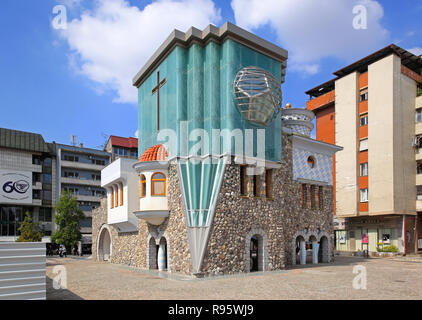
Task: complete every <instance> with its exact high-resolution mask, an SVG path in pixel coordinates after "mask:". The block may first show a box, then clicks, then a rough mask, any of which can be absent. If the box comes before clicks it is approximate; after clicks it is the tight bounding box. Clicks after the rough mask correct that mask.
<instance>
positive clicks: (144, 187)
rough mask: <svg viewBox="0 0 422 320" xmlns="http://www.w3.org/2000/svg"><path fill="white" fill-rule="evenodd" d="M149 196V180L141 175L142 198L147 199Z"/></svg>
mask: <svg viewBox="0 0 422 320" xmlns="http://www.w3.org/2000/svg"><path fill="white" fill-rule="evenodd" d="M146 195H147V179H146V178H145V176H144V175H143V174H142V175H141V198H143V197H146Z"/></svg>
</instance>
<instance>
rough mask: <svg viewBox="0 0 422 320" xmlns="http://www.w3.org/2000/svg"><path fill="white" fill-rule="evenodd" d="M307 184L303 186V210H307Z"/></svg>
mask: <svg viewBox="0 0 422 320" xmlns="http://www.w3.org/2000/svg"><path fill="white" fill-rule="evenodd" d="M306 198H307V194H306V184H302V208H306V201H307V199H306Z"/></svg>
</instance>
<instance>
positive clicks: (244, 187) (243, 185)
mask: <svg viewBox="0 0 422 320" xmlns="http://www.w3.org/2000/svg"><path fill="white" fill-rule="evenodd" d="M240 195H241V196H247V195H248V180H247V175H246V166H240Z"/></svg>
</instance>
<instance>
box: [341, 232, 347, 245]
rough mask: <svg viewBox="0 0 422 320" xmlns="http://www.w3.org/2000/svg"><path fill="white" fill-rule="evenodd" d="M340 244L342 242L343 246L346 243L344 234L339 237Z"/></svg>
mask: <svg viewBox="0 0 422 320" xmlns="http://www.w3.org/2000/svg"><path fill="white" fill-rule="evenodd" d="M339 242H340V243H341V244H344V243H346V237H345V236H344V234H341V235H340V237H339Z"/></svg>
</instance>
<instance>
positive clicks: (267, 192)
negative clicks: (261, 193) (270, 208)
mask: <svg viewBox="0 0 422 320" xmlns="http://www.w3.org/2000/svg"><path fill="white" fill-rule="evenodd" d="M272 175H273V171H272V170H271V169H267V170H265V196H266V197H267V198H271V187H272Z"/></svg>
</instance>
